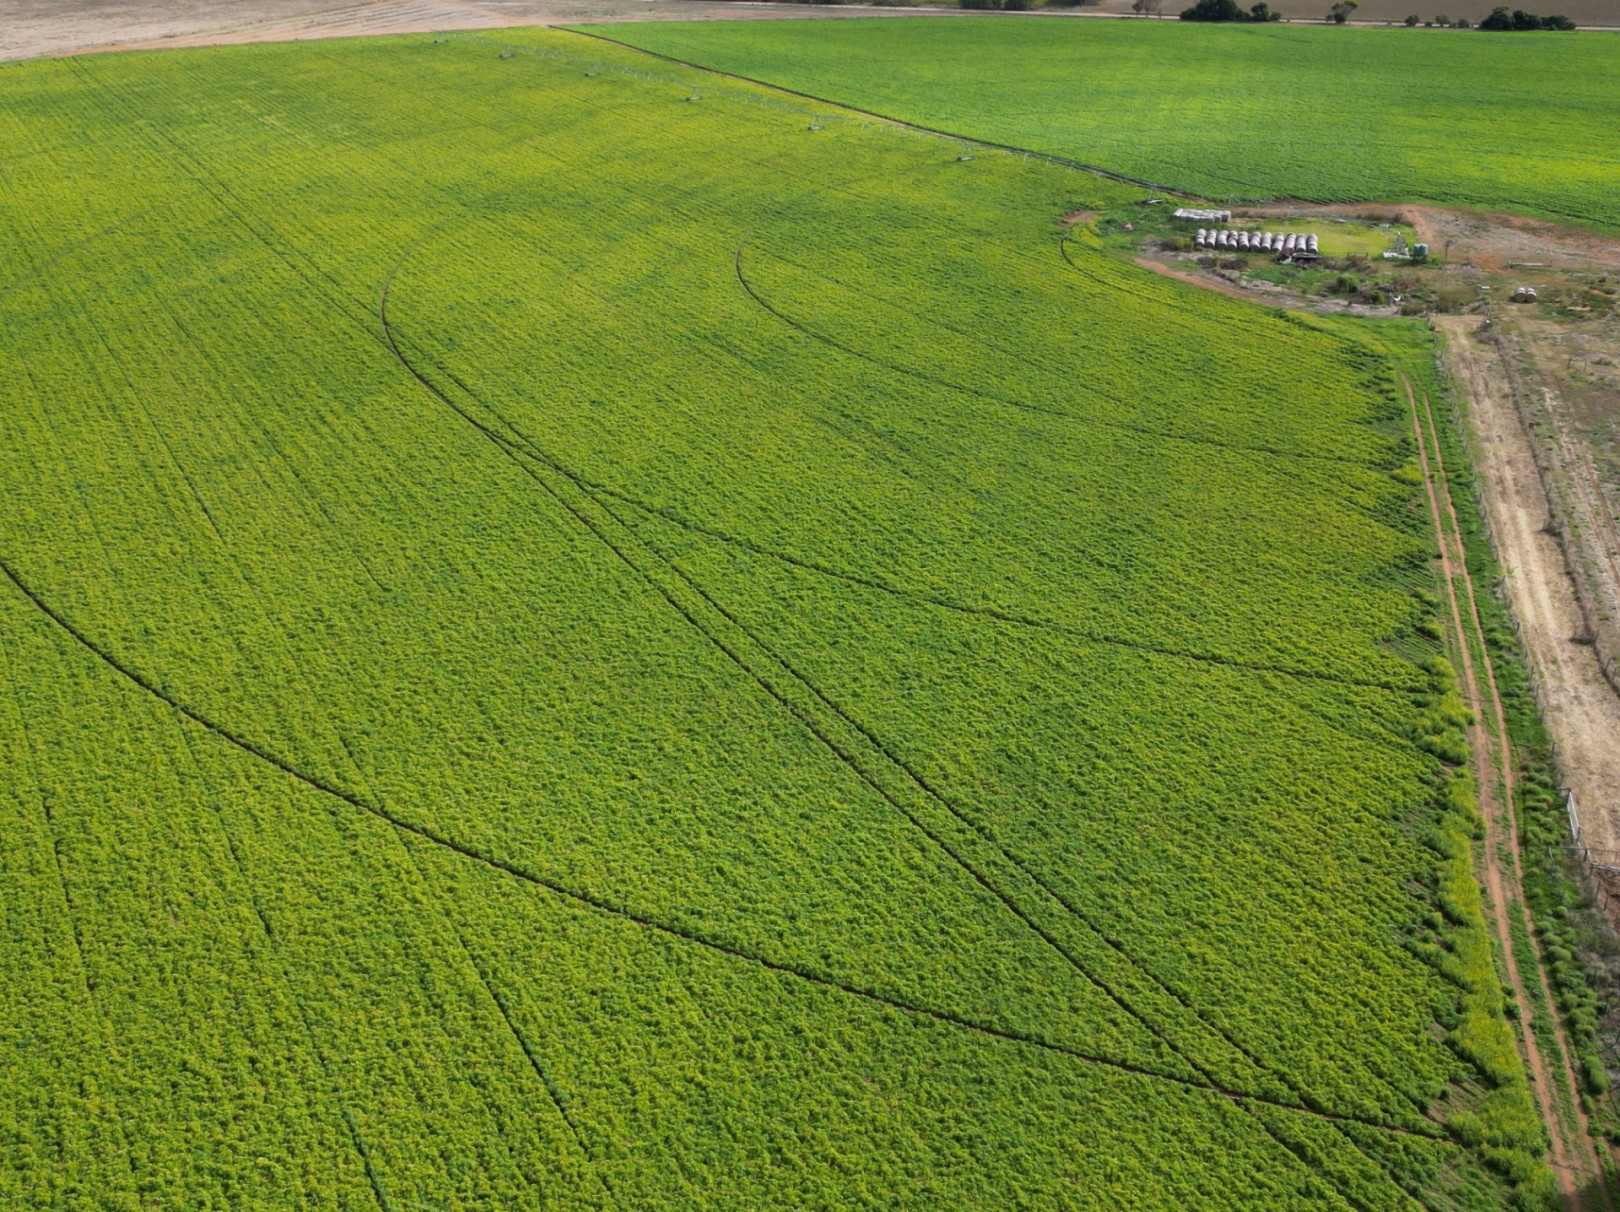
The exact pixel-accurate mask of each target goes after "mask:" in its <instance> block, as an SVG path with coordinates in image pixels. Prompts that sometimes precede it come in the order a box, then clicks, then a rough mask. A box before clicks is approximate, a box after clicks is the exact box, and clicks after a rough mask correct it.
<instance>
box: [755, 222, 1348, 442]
mask: <svg viewBox="0 0 1620 1212" xmlns="http://www.w3.org/2000/svg"><path fill="white" fill-rule="evenodd" d="M752 234H753V229H752V228H750V229H749V230H748V232H746V233H745V234H744V235H743V238H742V240H741V241H740V242H739V243H738V244H737V251H736V254H735V256H734V258H733V261H732V265H733V268H734V269H735V271H736V275H737V282H738V283H739V284H740V285H741V286H742V288H743V290H744V291H746V292H747V294H748V297H749V298H750V299H752V300H753V301H754V302H755V303H757V304H759V306H760V307H761V308H762V309H763V310H764V311H766V312H768V313H769V314H770V315H772V316H775V317H776V318H777V319H778V320H780V321H781V322H782V323H784V324H786V325H787V326H788V327H789V328H792V329H793V330H795V331H796V332H799V333H802V334H803V335H804V336H806V337H809V338H810V339H811V340H812V341H818V342H820V343H821V344H823V345H825V346H827V347H828V348H830V349H836V350H837V351H838V352H840V353H843V354H847V355H848V356H849V357H852V358H859V359H860V360H861V361H863V362H868V363H870V364H871V365H873V366H877V367H880V368H881V369H883V370H887V371H891V372H892V373H894V374H900V375H905V376H907V377H908V378H912V379H916V380H917V381H919V382H922V383H927V384H929V385H931V386H933V387H943V388H945V389H946V390H947V391H954V392H957V393H959V394H961V395H965V396H970V397H972V398H974V399H978V400H984V401H987V402H989V403H992V404H1000V405H1003V406H1004V407H1007V408H1016V409H1019V410H1020V411H1023V412H1030V413H1036V414H1038V415H1040V416H1046V417H1055V418H1057V419H1059V420H1062V421H1068V422H1070V423H1072V424H1075V425H1080V426H1091V427H1093V428H1097V429H1112V430H1117V431H1118V432H1120V433H1129V434H1134V435H1136V436H1137V437H1145V438H1155V439H1158V440H1160V441H1167V442H1186V443H1188V444H1190V445H1194V446H1207V447H1211V448H1213V449H1216V450H1223V451H1227V452H1229V453H1234V454H1249V455H1267V456H1272V457H1277V458H1286V459H1300V460H1302V461H1306V462H1317V463H1330V464H1335V465H1340V466H1348V467H1359V468H1361V469H1363V470H1366V471H1377V468H1376V467H1374V466H1373V465H1371V464H1369V463H1366V462H1363V461H1362V460H1360V459H1352V458H1349V457H1347V456H1343V455H1323V454H1312V453H1311V452H1309V451H1299V450H1288V449H1287V448H1285V447H1281V446H1256V445H1248V444H1245V443H1241V442H1228V441H1225V440H1224V439H1221V438H1209V437H1199V436H1197V435H1195V434H1180V433H1171V432H1169V431H1167V430H1159V429H1149V428H1147V427H1146V426H1142V425H1131V424H1129V423H1128V422H1125V421H1109V420H1104V419H1102V418H1100V417H1091V416H1085V415H1083V414H1080V413H1073V412H1064V411H1062V410H1061V409H1056V408H1046V407H1043V406H1042V405H1039V404H1031V403H1029V402H1028V401H1026V400H1015V399H1013V398H1012V397H1010V396H1003V395H998V394H996V393H995V392H991V391H984V390H982V389H981V388H977V387H969V386H967V385H965V384H962V383H957V382H955V381H954V380H951V379H946V378H942V377H940V376H938V375H931V374H928V373H927V372H926V371H921V370H914V369H912V368H910V367H907V366H901V365H900V364H899V363H896V362H889V361H886V360H884V359H883V358H880V357H877V356H876V355H875V354H869V353H866V352H865V351H863V350H859V349H856V348H855V347H854V346H852V345H846V344H844V343H843V342H842V341H839V340H838V339H837V338H835V337H829V336H826V335H825V334H823V333H820V332H817V331H816V330H815V329H813V328H811V327H810V326H809V325H807V324H805V323H803V322H802V321H800V320H796V319H794V318H793V317H792V316H790V315H789V314H788V313H787V312H785V311H782V310H781V309H780V308H778V307H777V306H776V305H775V304H774V303H771V302H770V301H769V300H768V299H766V298H765V296H763V295H762V294H760V293H759V292H758V291H757V290H756V289H755V288H754V286H753V284H752V283H751V282H749V280H748V279H747V277H746V276H745V275H744V274H743V268H742V254H743V247H744V246H745V245H746V244H747V243H748V238H749V236H751V235H752ZM1071 264H1072V263H1071ZM1076 386H1077V387H1078V388H1080V390H1082V391H1085V392H1088V393H1090V394H1091V395H1094V396H1096V397H1097V398H1098V399H1100V400H1105V401H1107V402H1108V403H1110V404H1113V405H1115V406H1116V407H1119V408H1125V407H1128V404H1127V402H1126V401H1124V400H1122V399H1120V398H1119V397H1117V396H1112V395H1109V394H1108V393H1107V392H1104V391H1102V390H1101V389H1100V388H1097V387H1093V386H1091V385H1090V384H1088V383H1077V384H1076Z"/></svg>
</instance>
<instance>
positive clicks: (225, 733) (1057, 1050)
mask: <svg viewBox="0 0 1620 1212" xmlns="http://www.w3.org/2000/svg"><path fill="white" fill-rule="evenodd" d="M0 573H3V574H4V575H5V577H6V579H7V580H9V581H10V582H11V584H12V586H13V587H14V588H15V589H16V590H17V591H18V592H19V593H21V594H22V595H23V596H24V597H25V598H27V599H28V601H29V603H30V604H31V605H33V606H34V607H35V608H36V609H38V610H39V611H40V613H42V614H43V615H45V616H46V617H47V618H48V619H49V620H50V621H51V622H52V623H54V624H56V626H58V627H60V628H61V629H62V630H63V631H64V632H66V633H67V634H68V636H69V637H70V638H72V639H73V640H74V641H75V642H76V643H77V644H79V645H80V646H81V647H83V648H84V649H86V650H87V651H88V652H89V653H90V654H91V655H92V656H94V657H95V658H96V659H97V660H99V661H100V662H101V663H102V664H104V665H106V666H107V667H108V668H110V669H111V670H113V671H114V672H115V673H117V674H119V675H120V676H121V677H122V678H123V679H124V680H126V681H128V682H130V683H132V684H133V685H135V686H136V687H138V688H139V689H140V690H142V691H145V692H146V693H147V694H148V695H150V696H151V697H153V698H155V699H158V700H159V701H161V702H163V703H166V704H167V705H168V706H169V707H171V708H173V709H174V710H175V711H176V712H178V713H179V714H180V715H181V716H183V717H185V719H187V720H189V721H191V722H192V723H193V724H195V725H197V726H198V727H200V728H202V729H204V730H205V731H207V732H209V733H210V734H212V735H214V736H216V737H217V738H219V739H220V740H221V741H223V742H225V743H226V744H228V745H230V746H231V747H232V748H234V749H237V750H240V751H241V752H243V753H245V754H247V755H249V756H250V757H254V758H257V759H258V760H260V761H262V762H265V763H266V764H268V765H270V766H273V767H275V768H276V769H277V770H279V771H281V772H282V773H283V774H285V775H287V776H288V777H289V778H291V779H293V780H294V781H296V782H298V783H301V784H303V785H304V786H306V787H309V788H311V789H312V790H315V791H318V792H321V793H322V794H324V795H327V796H330V797H332V798H335V799H338V800H341V801H342V802H343V803H345V804H348V805H349V806H350V807H352V808H355V809H358V810H359V811H361V812H365V813H368V814H370V815H371V816H374V817H376V818H378V819H379V820H381V821H383V822H384V823H386V824H388V825H390V826H392V827H394V828H395V829H397V830H399V831H402V832H403V833H406V834H409V835H411V836H414V837H417V838H420V839H421V840H422V841H425V842H428V843H431V844H432V845H434V846H438V847H440V848H442V849H445V850H448V851H451V852H453V853H456V854H459V855H461V856H462V857H464V858H467V859H470V860H472V861H474V862H477V863H480V864H482V865H484V866H486V867H490V868H492V869H494V870H497V871H501V872H504V873H506V874H508V875H510V876H513V877H515V878H517V879H519V880H522V881H523V882H525V883H528V884H532V885H534V886H535V887H538V888H541V889H543V890H545V891H548V892H551V893H553V894H554V895H556V896H558V897H560V898H563V899H566V900H569V901H573V902H575V903H578V904H582V905H585V906H587V907H588V908H590V909H593V910H596V911H598V912H600V913H602V914H605V915H607V916H611V917H616V918H622V919H624V920H627V921H630V922H633V923H634V924H636V925H638V926H641V927H643V928H644V929H646V930H649V931H652V932H655V933H658V934H662V935H667V936H669V937H671V938H676V939H680V940H683V941H685V942H689V943H693V944H696V945H698V946H700V947H704V948H706V949H708V950H711V951H715V952H717V953H719V954H723V955H726V956H729V957H731V958H733V959H736V960H740V961H743V962H745V963H748V964H752V965H755V966H757V967H760V968H764V969H766V970H768V971H771V972H776V973H779V974H781V975H784V976H790V977H794V978H796V979H799V980H803V981H806V982H808V983H810V984H815V985H820V986H822V987H824V988H827V989H832V990H835V991H839V992H842V993H845V994H848V995H850V996H852V997H856V998H860V999H862V1000H864V1001H868V1002H872V1003H874V1004H877V1005H882V1006H886V1007H888V1008H890V1009H893V1010H900V1011H903V1012H905V1013H907V1014H911V1015H918V1016H922V1017H926V1018H931V1019H934V1020H935V1021H938V1022H941V1023H946V1024H948V1025H950V1026H954V1027H958V1028H961V1029H963V1030H966V1031H971V1032H975V1033H978V1034H981V1035H985V1036H988V1037H990V1038H993V1039H998V1040H1003V1041H1006V1042H1009V1043H1015V1044H1023V1045H1027V1046H1029V1047H1034V1048H1038V1049H1041V1050H1043V1051H1046V1052H1050V1053H1054V1054H1056V1055H1061V1056H1066V1057H1068V1058H1070V1059H1072V1060H1077V1061H1081V1062H1083V1063H1085V1064H1088V1065H1091V1066H1094V1067H1097V1068H1100V1069H1107V1070H1111V1071H1115V1072H1119V1073H1123V1074H1128V1075H1130V1076H1133V1077H1139V1078H1143V1079H1147V1080H1152V1081H1159V1082H1165V1083H1168V1084H1170V1085H1174V1086H1179V1087H1181V1088H1183V1089H1187V1090H1193V1091H1198V1092H1200V1093H1203V1094H1209V1095H1214V1096H1218V1097H1219V1098H1222V1099H1224V1100H1226V1101H1228V1102H1232V1103H1235V1104H1239V1105H1242V1104H1255V1105H1259V1106H1267V1107H1271V1108H1274V1109H1275V1110H1278V1111H1286V1112H1292V1113H1294V1114H1297V1115H1306V1116H1309V1117H1311V1118H1313V1119H1316V1120H1321V1121H1323V1122H1329V1123H1354V1124H1358V1125H1360V1126H1362V1127H1366V1128H1371V1129H1374V1130H1376V1131H1380V1132H1387V1133H1392V1134H1394V1135H1398V1136H1408V1137H1418V1138H1423V1139H1431V1140H1437V1139H1444V1135H1443V1134H1441V1133H1438V1132H1426V1131H1419V1130H1416V1129H1410V1128H1403V1127H1399V1126H1397V1125H1394V1124H1385V1123H1379V1122H1377V1121H1373V1120H1364V1119H1360V1118H1358V1117H1355V1116H1352V1115H1341V1114H1337V1113H1334V1112H1329V1111H1319V1110H1315V1109H1312V1108H1309V1107H1296V1106H1293V1105H1291V1104H1289V1103H1283V1102H1278V1101H1276V1100H1274V1099H1269V1098H1265V1097H1263V1096H1260V1095H1255V1094H1250V1093H1247V1092H1244V1091H1239V1090H1231V1089H1228V1088H1225V1087H1223V1086H1220V1085H1217V1084H1210V1083H1207V1082H1199V1081H1194V1080H1192V1079H1190V1078H1185V1077H1180V1076H1178V1075H1176V1074H1171V1073H1164V1072H1160V1071H1158V1070H1154V1069H1149V1068H1146V1067H1144V1066H1140V1065H1133V1064H1131V1063H1130V1062H1128V1061H1119V1060H1114V1059H1111V1058H1108V1057H1102V1056H1095V1055H1092V1054H1090V1053H1087V1052H1084V1051H1082V1050H1080V1049H1078V1048H1075V1047H1072V1046H1070V1045H1068V1044H1062V1043H1057V1042H1055V1041H1051V1040H1047V1039H1044V1038H1042V1037H1040V1036H1037V1035H1034V1034H1031V1033H1026V1032H1021V1031H1016V1030H1012V1029H1004V1028H1000V1027H996V1026H993V1025H991V1024H988V1023H980V1022H976V1021H974V1020H972V1019H969V1018H965V1017H963V1016H960V1015H957V1014H953V1013H951V1012H949V1011H945V1010H938V1009H934V1008H931V1007H927V1006H921V1005H916V1004H913V1003H910V1002H907V1001H905V1000H903V999H900V998H897V997H893V996H890V995H887V994H884V993H879V992H877V991H875V990H870V989H863V988H861V987H859V986H857V985H852V984H848V983H845V982H843V981H840V980H838V979H836V978H834V977H830V976H827V975H824V974H821V973H817V972H814V971H811V970H809V969H805V968H800V967H798V966H797V965H793V964H789V963H785V962H782V961H779V960H772V959H769V958H766V957H764V956H759V955H755V954H753V953H751V952H749V951H746V950H744V949H742V948H740V947H736V946H733V945H731V944H729V943H724V942H720V941H718V940H716V939H711V938H708V937H706V936H705V935H703V934H701V933H700V932H698V931H695V930H692V929H690V928H687V927H683V926H680V925H678V924H672V923H667V922H660V921H658V920H656V919H654V918H651V917H648V916H645V915H643V914H640V913H637V912H636V911H635V910H633V909H630V908H627V907H625V906H622V905H617V904H614V903H613V902H612V901H610V900H608V899H607V898H606V897H603V896H600V895H598V894H595V893H591V892H586V891H581V890H578V889H573V888H569V887H567V886H566V885H563V884H560V883H557V882H555V881H553V880H550V879H548V878H546V877H545V876H542V875H538V874H536V873H534V872H532V871H529V870H527V869H526V868H524V867H521V866H519V865H518V864H516V863H514V862H511V861H508V860H506V859H502V858H499V857H497V856H494V855H488V854H484V853H482V852H480V851H479V850H477V849H475V848H473V847H472V846H470V845H467V844H464V843H461V842H458V841H456V840H454V839H452V838H449V837H446V836H443V835H441V834H439V833H438V832H437V831H436V830H434V829H432V828H431V827H429V826H426V825H421V824H418V823H416V822H414V821H411V820H408V819H406V818H405V817H403V816H401V815H399V814H398V813H397V812H395V811H394V810H393V809H391V808H389V807H388V806H387V805H386V804H381V803H376V804H374V803H371V802H369V801H367V800H365V799H363V798H361V797H360V796H358V795H356V794H355V793H353V792H351V791H347V790H344V789H343V788H341V787H339V786H337V785H335V784H333V783H329V782H327V781H325V780H323V779H322V778H320V777H318V776H316V775H311V774H307V773H305V772H304V771H302V770H300V769H298V768H297V767H296V766H294V765H292V763H290V762H289V761H287V760H286V759H284V758H282V757H280V756H279V755H278V754H276V753H275V752H274V751H273V750H271V749H269V748H267V747H265V746H262V745H260V744H259V743H257V742H255V741H252V740H249V739H247V738H246V737H244V736H240V735H238V734H237V733H236V732H235V731H234V730H232V729H230V728H228V727H226V726H224V725H221V724H219V723H217V722H215V721H214V720H212V719H210V718H209V717H208V716H206V715H204V714H202V713H201V712H199V711H198V710H196V709H195V708H192V707H188V706H187V705H186V704H185V703H183V702H181V701H180V700H179V699H178V698H176V697H174V696H173V695H172V694H170V693H169V692H168V691H166V690H164V689H163V688H162V687H161V686H159V685H158V684H157V683H156V682H154V681H151V680H150V679H148V678H147V677H146V676H145V675H144V674H141V673H139V672H138V671H136V670H135V669H133V668H132V667H130V666H128V665H126V664H124V663H123V662H122V661H120V660H119V659H118V658H117V657H115V656H113V655H112V654H111V653H110V652H108V651H107V650H106V649H104V648H102V647H101V646H100V645H99V644H97V643H96V642H95V641H94V640H92V639H90V638H89V637H88V636H87V635H85V634H84V633H83V632H81V631H80V630H79V629H78V628H77V627H76V626H75V625H74V624H73V623H72V622H70V621H69V620H68V619H67V618H66V617H65V616H63V615H61V614H59V613H58V612H57V611H56V610H55V609H54V608H53V607H52V606H50V605H49V604H48V603H47V602H46V601H45V600H44V599H43V598H41V597H40V596H39V595H38V593H37V592H36V591H35V590H34V589H33V588H32V587H31V586H30V585H29V584H28V583H27V582H26V581H25V580H23V579H22V578H21V577H19V576H18V574H17V572H16V570H15V569H14V568H12V567H11V565H10V563H9V562H8V561H5V560H3V559H0Z"/></svg>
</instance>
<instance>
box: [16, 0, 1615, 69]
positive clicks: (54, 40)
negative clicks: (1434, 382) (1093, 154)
mask: <svg viewBox="0 0 1620 1212" xmlns="http://www.w3.org/2000/svg"><path fill="white" fill-rule="evenodd" d="M1132 2H1133V0H1091V2H1090V3H1083V4H1080V5H1076V6H1074V7H1063V8H1051V9H1043V10H1040V11H1037V12H1028V13H1016V14H989V13H982V12H964V11H963V10H961V9H959V8H954V7H949V6H946V5H943V4H936V3H920V4H919V3H900V4H895V5H867V4H772V3H763V2H759V0H366V2H363V3H352V2H350V3H332V0H0V60H6V59H30V58H36V57H39V56H43V55H67V54H77V53H81V52H85V51H99V50H149V49H153V48H157V47H172V46H211V45H219V44H223V43H237V42H275V41H300V40H304V39H314V38H346V37H356V36H359V35H364V34H404V33H424V32H429V31H434V30H452V29H494V28H499V27H502V26H510V25H553V24H558V23H562V22H587V21H666V20H667V21H698V20H749V19H762V18H764V19H770V18H816V17H867V16H885V17H895V16H908V15H916V16H924V15H928V16H937V15H945V14H954V15H958V16H978V17H988V16H992V15H994V16H1016V17H1021V18H1035V19H1039V18H1044V17H1111V18H1131V19H1136V18H1135V17H1134V14H1133V13H1132V11H1131V5H1132ZM1285 3H1286V0H1285ZM1316 7H1321V8H1322V9H1323V10H1324V13H1325V11H1326V5H1325V3H1318V4H1313V7H1312V10H1311V11H1305V10H1303V9H1302V10H1300V11H1297V12H1286V13H1285V15H1286V16H1287V17H1288V18H1289V19H1290V20H1296V21H1313V22H1314V21H1317V20H1320V19H1321V18H1322V15H1323V14H1319V13H1317V12H1315V11H1314V9H1315V8H1316ZM1441 7H1444V6H1441ZM1552 7H1553V8H1556V9H1557V10H1558V11H1559V12H1562V13H1564V14H1565V15H1566V16H1568V17H1570V18H1571V19H1572V20H1574V21H1575V22H1576V23H1577V24H1579V25H1582V26H1584V27H1591V28H1616V27H1620V0H1558V3H1556V4H1553V5H1552ZM1489 8H1490V6H1489V5H1488V4H1485V3H1484V0H1468V3H1465V4H1463V5H1462V6H1459V7H1456V8H1454V9H1447V10H1446V13H1445V15H1447V16H1450V17H1463V16H1466V17H1468V18H1469V19H1470V20H1471V21H1477V20H1478V19H1479V18H1480V17H1482V16H1484V15H1485V13H1486V12H1488V11H1489ZM1162 9H1163V11H1162V12H1161V13H1160V14H1159V16H1160V18H1161V19H1164V18H1174V16H1175V14H1176V12H1177V11H1178V9H1177V0H1165V2H1164V3H1163V5H1162ZM1475 9H1477V10H1478V11H1477V12H1475V11H1474V10H1475ZM1411 11H1412V4H1411V0H1364V3H1363V4H1362V5H1361V7H1360V8H1359V10H1358V11H1357V16H1358V18H1359V20H1358V21H1357V22H1355V24H1362V25H1383V24H1386V23H1392V22H1399V21H1401V20H1403V19H1404V18H1405V17H1406V16H1407V14H1408V13H1410V12H1411ZM1436 15H1437V14H1436V13H1430V12H1420V16H1422V17H1423V18H1424V19H1425V20H1428V19H1430V18H1432V17H1434V16H1436ZM1414 36H1437V37H1453V36H1459V35H1457V34H1454V33H1452V32H1451V31H1439V30H1433V31H1424V32H1423V33H1422V34H1421V35H1414Z"/></svg>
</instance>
